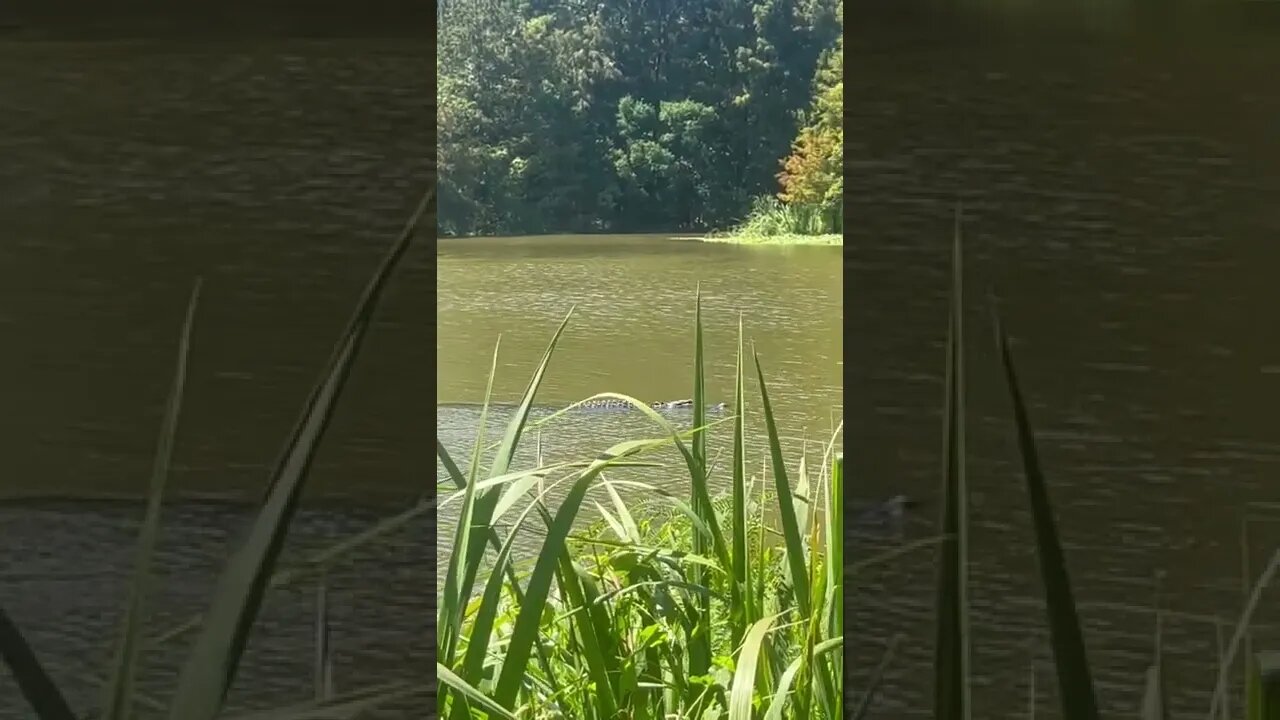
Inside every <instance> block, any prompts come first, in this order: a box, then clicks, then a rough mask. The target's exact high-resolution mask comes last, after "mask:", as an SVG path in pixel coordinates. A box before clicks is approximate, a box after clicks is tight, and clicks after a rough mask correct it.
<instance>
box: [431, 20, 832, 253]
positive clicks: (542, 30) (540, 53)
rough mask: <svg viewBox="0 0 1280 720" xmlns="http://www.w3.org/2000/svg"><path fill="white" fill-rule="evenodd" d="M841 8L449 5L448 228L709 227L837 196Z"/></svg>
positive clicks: (443, 204) (443, 171)
mask: <svg viewBox="0 0 1280 720" xmlns="http://www.w3.org/2000/svg"><path fill="white" fill-rule="evenodd" d="M839 3H840V0H452V1H451V2H445V3H443V4H442V5H441V6H440V9H439V11H438V20H439V23H438V28H439V29H438V43H439V47H438V52H437V63H438V70H437V79H438V85H437V87H438V90H437V92H438V96H437V127H438V131H439V136H438V137H439V139H438V152H439V155H438V163H439V165H438V168H439V189H440V195H439V198H440V202H439V226H440V230H441V232H442V233H444V234H462V235H468V234H514V233H541V232H599V231H618V232H630V231H646V230H654V231H667V230H701V229H709V228H719V227H725V226H726V225H728V224H731V223H734V222H736V221H738V220H740V219H741V218H742V217H743V215H744V214H745V213H746V212H747V211H748V209H749V208H750V207H751V205H752V200H753V198H756V197H757V196H760V195H766V194H773V193H778V192H779V191H780V190H781V199H782V200H783V201H786V202H806V203H814V202H829V200H830V198H829V197H828V196H829V195H830V194H831V193H832V192H835V193H836V195H835V197H837V198H838V197H839V190H834V191H833V190H832V183H833V182H835V180H837V179H838V178H839V176H840V173H841V170H840V169H839V168H840V164H839V163H840V160H841V159H842V158H843V154H842V147H843V134H842V130H840V127H841V117H840V114H841V108H842V103H843V69H842V67H841V64H842V63H843V39H842V38H843V28H842V22H843V13H842V9H841V6H840V4H839ZM832 113H834V114H832ZM836 133H839V138H838V139H837V138H836ZM833 142H834V143H835V144H834V146H833ZM833 162H834V163H836V164H835V165H834V168H835V169H834V174H832V167H833V166H832V163H833ZM824 173H825V175H824ZM780 181H781V186H780V184H779V183H780ZM842 187H843V186H842V185H841V188H842Z"/></svg>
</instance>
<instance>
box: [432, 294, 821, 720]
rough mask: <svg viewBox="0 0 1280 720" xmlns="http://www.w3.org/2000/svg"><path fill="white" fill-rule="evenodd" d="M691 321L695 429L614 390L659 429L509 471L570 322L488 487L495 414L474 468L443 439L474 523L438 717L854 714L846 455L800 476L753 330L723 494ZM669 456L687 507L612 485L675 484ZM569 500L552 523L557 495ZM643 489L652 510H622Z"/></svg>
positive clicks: (462, 558)
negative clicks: (753, 442)
mask: <svg viewBox="0 0 1280 720" xmlns="http://www.w3.org/2000/svg"><path fill="white" fill-rule="evenodd" d="M565 322H566V323H567V322H568V318H566V320H565ZM694 324H695V332H694V335H695V337H694V356H695V357H694V360H695V362H694V366H695V370H694V378H693V380H694V382H693V408H694V418H693V423H692V428H691V429H680V428H676V427H674V426H672V425H671V424H670V423H669V422H668V421H667V420H666V419H665V418H663V417H662V416H661V415H659V414H658V413H656V412H654V411H653V410H652V408H650V407H648V406H647V405H645V404H644V403H642V402H640V401H637V400H635V399H633V398H629V397H627V396H623V395H615V394H612V393H604V394H602V395H598V396H595V397H612V398H616V399H620V400H623V401H624V402H627V403H630V404H631V405H633V406H634V407H635V408H636V410H637V411H639V412H642V413H644V414H645V415H646V416H647V418H648V419H649V420H650V421H651V422H652V424H653V427H654V428H655V432H654V433H653V436H652V437H650V438H642V439H636V440H626V441H622V442H618V443H616V444H614V445H612V446H611V447H609V448H607V449H605V450H604V451H603V452H601V453H600V454H599V455H597V456H596V457H594V458H586V459H583V460H581V461H576V462H563V463H555V464H546V463H545V462H543V461H542V459H541V458H539V461H538V462H537V463H536V466H535V467H533V468H529V469H525V470H519V471H513V470H512V469H511V467H510V462H511V458H512V457H513V455H514V453H515V450H516V447H517V445H518V443H519V441H520V439H521V437H522V436H523V435H524V434H525V432H526V430H527V429H528V428H527V423H528V409H529V407H530V406H531V404H532V402H533V398H534V396H535V394H536V392H537V390H538V387H539V385H540V383H541V380H542V378H543V377H544V374H545V372H546V369H547V366H548V364H549V362H550V360H551V357H552V356H553V353H554V350H555V346H556V343H557V341H558V339H559V337H560V333H561V332H562V331H563V329H564V325H563V324H562V325H561V327H560V329H559V330H558V331H557V332H556V333H555V335H554V336H553V338H552V341H551V344H550V345H549V347H548V348H547V351H546V353H545V355H544V356H543V359H542V363H541V364H540V365H539V367H538V369H537V371H536V372H535V375H534V379H533V381H532V382H530V384H529V387H528V389H527V390H526V392H525V395H524V398H523V399H522V402H521V404H520V406H519V410H518V411H517V412H516V414H515V415H514V417H513V418H512V419H511V421H510V424H509V425H508V426H507V428H506V431H505V433H504V435H503V438H502V441H501V442H500V444H499V445H498V447H497V451H496V453H495V454H494V455H493V456H492V458H491V459H490V461H489V463H488V468H487V470H486V471H484V472H483V474H482V471H481V448H483V447H484V446H485V444H486V443H485V432H486V430H485V428H484V426H483V417H482V424H481V428H480V432H479V437H477V439H476V444H475V447H474V449H473V450H472V457H471V465H470V467H469V468H468V472H467V473H466V474H464V473H463V472H462V471H461V470H460V469H459V468H458V466H457V464H456V463H455V462H454V461H453V459H452V457H451V456H450V454H449V452H448V450H447V449H445V448H444V447H443V446H440V445H437V452H438V454H439V456H440V459H441V461H442V464H443V465H444V467H445V468H447V469H448V472H449V474H450V477H451V479H452V482H453V484H454V487H455V488H456V490H455V492H454V493H453V494H452V495H450V496H449V497H447V498H445V499H444V500H443V502H442V505H447V504H457V505H458V512H457V515H458V518H459V520H458V524H457V526H456V528H455V530H454V544H453V548H452V554H451V557H450V562H449V567H448V571H447V573H448V574H447V576H446V579H445V582H444V588H443V591H442V593H441V596H440V598H439V615H438V619H437V627H438V635H437V637H438V643H437V650H438V662H439V667H438V671H439V677H440V680H441V683H442V687H441V688H440V694H439V702H440V705H439V708H440V711H441V715H440V716H441V717H442V718H448V719H450V720H466V719H469V718H475V717H489V718H507V717H520V718H548V719H550V718H574V719H576V718H584V719H587V720H606V719H613V718H622V717H626V718H653V719H655V720H657V719H659V718H667V717H688V718H729V720H749V719H750V718H770V719H772V720H783V719H784V718H797V719H799V718H827V719H830V720H835V719H836V718H842V717H844V714H843V697H842V692H841V689H842V685H843V682H842V680H843V677H844V669H843V657H842V652H841V651H842V645H843V604H842V601H841V599H842V597H843V588H844V585H843V572H844V570H843V567H842V566H841V558H842V542H843V512H842V510H843V504H842V502H843V501H842V498H843V491H844V489H843V456H842V454H841V453H839V452H837V451H836V448H835V440H834V437H833V439H832V442H831V443H830V444H829V445H828V446H827V450H826V453H825V455H824V459H823V461H822V463H821V464H820V469H819V470H818V471H817V472H816V473H811V471H810V468H809V466H808V462H807V459H804V458H802V459H801V460H800V461H799V463H798V465H796V466H795V467H794V470H793V469H790V468H788V466H787V462H786V460H785V458H784V455H783V451H782V447H781V444H780V441H779V437H778V431H777V427H776V424H775V422H774V418H773V411H772V407H771V405H770V402H769V396H768V389H767V386H766V383H765V380H764V371H763V369H762V367H761V363H760V361H759V358H758V357H755V355H754V353H753V354H752V356H751V357H750V358H748V356H747V354H746V352H745V350H744V347H743V341H742V327H741V324H740V325H739V343H738V358H737V372H736V381H735V405H734V406H735V408H736V412H735V414H734V416H733V417H732V418H728V419H726V422H731V423H732V426H733V427H732V432H733V449H732V452H731V455H732V458H731V460H730V462H729V467H728V469H727V471H725V475H726V478H725V479H726V480H728V482H729V483H730V487H729V492H728V493H727V494H726V496H725V497H716V498H713V497H712V494H711V490H710V488H711V486H712V471H711V469H710V465H709V463H708V460H707V451H706V433H707V432H708V431H709V430H710V429H711V428H709V427H708V425H707V421H706V417H705V409H704V408H705V398H704V384H703V353H702V323H701V312H700V303H699V304H698V309H697V310H696V311H695V323H694ZM495 355H496V353H495ZM748 362H750V363H751V364H752V365H754V367H755V371H756V376H757V379H758V384H759V399H760V406H761V409H762V414H763V418H764V423H763V424H764V428H763V430H764V433H765V435H766V436H767V446H768V448H769V471H768V477H767V478H760V481H759V482H757V481H756V479H755V478H752V477H751V476H750V474H749V473H748V472H747V463H748V457H747V452H746V447H747V443H746V437H747V432H748V426H747V424H746V420H745V417H744V415H743V413H742V408H743V406H744V404H745V399H746V393H745V389H744V388H745V377H746V374H747V371H748ZM495 367H496V363H495ZM487 404H488V398H486V407H487ZM838 432H839V430H837V433H838ZM669 447H674V448H675V449H676V450H678V452H679V455H680V457H681V459H682V461H683V462H682V464H683V470H682V474H685V475H687V477H688V483H687V486H688V488H689V493H688V495H687V496H684V497H680V496H676V495H674V494H671V493H669V492H668V491H665V490H663V489H662V488H661V487H659V486H658V485H657V484H650V483H647V482H643V481H636V480H626V481H624V480H619V479H614V477H613V471H614V470H615V469H617V468H621V467H629V468H638V469H640V470H642V471H644V472H659V469H658V468H659V467H660V466H659V465H658V464H657V463H655V462H653V461H651V460H650V459H649V458H648V457H647V456H648V455H650V454H651V453H653V452H654V451H656V450H658V449H660V448H669ZM811 475H812V477H811ZM793 478H794V480H795V487H794V488H793V482H792V481H793ZM553 490H555V491H556V494H557V496H558V497H560V501H559V505H558V507H557V508H556V509H555V510H554V512H553V511H552V509H551V508H549V507H548V505H547V504H546V502H544V498H545V497H546V494H547V493H548V492H551V491H553ZM588 491H597V492H598V497H599V498H600V499H599V500H594V499H593V500H592V501H591V504H592V505H593V506H594V508H593V509H594V510H595V511H596V512H597V513H598V515H599V519H598V520H596V521H595V522H594V523H592V524H589V525H586V526H585V527H583V522H582V521H583V520H585V519H586V518H585V515H584V513H586V512H588V511H589V509H591V508H589V504H588ZM636 495H644V496H646V497H647V500H646V501H645V502H635V501H628V500H627V499H624V498H625V497H633V496H636ZM517 508H519V509H520V510H519V514H518V515H517V516H516V517H515V518H506V517H504V516H507V515H516V512H517ZM534 523H537V524H540V525H541V527H539V528H537V530H539V531H540V532H539V533H537V534H536V535H537V536H538V537H539V538H540V540H539V543H538V545H537V547H536V548H534V552H532V553H531V554H530V557H529V558H528V560H521V559H517V557H516V556H517V554H518V553H517V551H516V538H517V535H521V534H522V528H524V527H525V526H528V525H532V524H534ZM500 526H503V527H504V528H509V529H504V530H502V531H499V529H498V528H499V527H500ZM491 551H493V552H491ZM482 566H483V567H484V568H485V569H486V570H487V571H488V575H487V577H486V578H485V579H484V580H483V581H481V579H480V570H481V568H482Z"/></svg>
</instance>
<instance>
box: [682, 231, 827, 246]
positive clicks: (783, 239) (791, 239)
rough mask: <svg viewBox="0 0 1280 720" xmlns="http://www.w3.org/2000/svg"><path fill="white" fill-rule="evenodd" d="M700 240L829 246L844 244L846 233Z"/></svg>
mask: <svg viewBox="0 0 1280 720" xmlns="http://www.w3.org/2000/svg"><path fill="white" fill-rule="evenodd" d="M698 239H699V240H701V241H703V242H711V243H724V244H728V245H821V246H827V247H834V246H843V245H844V235H838V234H835V233H828V234H824V235H796V234H790V233H788V234H784V235H704V236H702V237H700V238H698Z"/></svg>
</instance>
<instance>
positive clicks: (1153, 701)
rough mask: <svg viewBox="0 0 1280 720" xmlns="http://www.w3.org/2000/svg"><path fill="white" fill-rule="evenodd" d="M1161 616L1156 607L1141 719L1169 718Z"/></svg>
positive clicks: (1160, 719) (1162, 719) (1157, 719)
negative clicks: (1153, 655)
mask: <svg viewBox="0 0 1280 720" xmlns="http://www.w3.org/2000/svg"><path fill="white" fill-rule="evenodd" d="M1162 621H1163V616H1162V614H1161V612H1160V608H1159V607H1158V606H1157V607H1156V634H1155V657H1154V658H1153V659H1152V661H1151V666H1150V667H1148V668H1147V674H1146V679H1145V683H1144V685H1145V687H1144V689H1143V694H1142V720H1169V707H1168V702H1167V701H1166V700H1165V691H1164V667H1163V666H1164V662H1163V655H1164V650H1163V648H1162V641H1161V625H1162Z"/></svg>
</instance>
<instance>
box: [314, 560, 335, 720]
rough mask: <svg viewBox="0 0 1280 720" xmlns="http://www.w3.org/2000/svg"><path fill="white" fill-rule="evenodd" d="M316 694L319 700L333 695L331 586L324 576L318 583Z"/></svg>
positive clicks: (321, 700)
mask: <svg viewBox="0 0 1280 720" xmlns="http://www.w3.org/2000/svg"><path fill="white" fill-rule="evenodd" d="M315 630H316V637H315V667H314V668H313V669H312V670H313V673H314V683H315V694H316V700H317V701H318V702H323V701H325V700H329V699H331V698H332V697H333V649H332V647H331V645H330V638H331V633H330V631H329V587H328V583H327V582H326V581H325V579H324V578H323V577H322V578H320V582H318V583H316V628H315Z"/></svg>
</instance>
